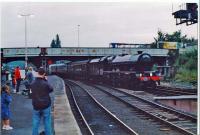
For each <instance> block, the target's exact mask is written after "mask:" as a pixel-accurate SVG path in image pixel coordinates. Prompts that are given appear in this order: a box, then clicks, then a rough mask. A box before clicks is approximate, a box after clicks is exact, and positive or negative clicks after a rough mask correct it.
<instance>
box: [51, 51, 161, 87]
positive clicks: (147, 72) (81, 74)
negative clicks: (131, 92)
mask: <svg viewBox="0 0 200 135" xmlns="http://www.w3.org/2000/svg"><path fill="white" fill-rule="evenodd" d="M57 66H61V67H62V68H63V65H57ZM61 67H59V68H56V69H57V72H58V73H59V74H61V75H62V76H63V75H66V76H67V77H69V78H72V79H80V80H88V81H91V82H102V83H105V84H109V85H112V86H115V87H123V88H131V89H136V88H137V89H138V88H144V87H147V86H152V87H155V86H156V82H159V81H160V77H159V76H157V75H156V73H155V71H152V67H153V59H152V57H151V55H150V54H147V53H142V54H137V55H119V56H105V57H102V58H96V59H92V60H85V61H76V62H71V63H68V64H67V66H66V67H65V68H66V69H65V70H63V69H62V68H61ZM51 68H52V70H54V66H51ZM60 68H61V70H60V71H58V69H60ZM66 70H67V71H66ZM61 72H62V73H61Z"/></svg>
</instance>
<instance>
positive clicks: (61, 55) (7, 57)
mask: <svg viewBox="0 0 200 135" xmlns="http://www.w3.org/2000/svg"><path fill="white" fill-rule="evenodd" d="M25 52H26V49H25V48H2V49H1V53H2V54H1V56H2V58H3V59H2V62H4V63H7V62H9V61H14V60H24V57H25ZM138 52H143V53H149V54H151V55H152V56H153V57H155V59H157V60H158V61H159V60H160V59H161V61H163V60H165V59H166V58H167V57H168V53H169V50H168V49H150V48H106V47H105V48H97V47H85V48H84V47H81V48H78V47H62V48H49V47H46V48H45V47H42V48H34V47H28V48H27V57H28V61H29V62H32V63H34V64H35V65H38V66H39V65H41V63H46V61H48V60H51V61H52V62H55V61H57V60H70V61H75V60H84V59H91V58H95V57H101V56H108V55H120V54H132V55H134V54H138ZM52 62H51V63H52Z"/></svg>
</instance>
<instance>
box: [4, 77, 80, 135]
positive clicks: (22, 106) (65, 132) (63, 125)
mask: <svg viewBox="0 0 200 135" xmlns="http://www.w3.org/2000/svg"><path fill="white" fill-rule="evenodd" d="M48 81H49V82H50V84H51V85H52V86H53V88H54V93H53V94H51V99H52V119H53V120H52V125H53V127H54V131H55V134H56V135H80V134H81V132H80V129H79V127H78V125H77V123H76V120H75V118H74V116H73V114H72V111H71V108H70V105H69V102H68V99H67V96H66V94H65V85H64V82H63V80H62V79H61V78H59V77H56V76H50V77H48ZM23 89H24V85H21V86H20V90H21V91H22V90H23ZM11 95H12V97H13V101H12V103H11V113H12V115H11V126H12V127H13V128H14V129H13V130H9V131H5V130H2V129H1V131H0V134H2V135H31V134H32V104H31V102H32V101H31V99H28V97H27V96H24V95H21V94H14V93H12V94H11ZM54 118H55V119H54ZM41 125H43V124H42V121H41V124H40V132H41V131H43V130H44V128H43V126H41ZM1 128H2V126H1Z"/></svg>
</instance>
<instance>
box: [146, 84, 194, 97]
mask: <svg viewBox="0 0 200 135" xmlns="http://www.w3.org/2000/svg"><path fill="white" fill-rule="evenodd" d="M146 91H148V92H151V93H153V94H155V95H158V96H181V95H197V90H196V89H181V88H172V87H165V86H157V87H156V88H151V87H147V89H146Z"/></svg>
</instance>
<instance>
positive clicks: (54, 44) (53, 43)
mask: <svg viewBox="0 0 200 135" xmlns="http://www.w3.org/2000/svg"><path fill="white" fill-rule="evenodd" d="M51 47H52V48H61V41H60V38H59V35H58V34H57V35H56V41H55V40H54V39H53V40H52V41H51Z"/></svg>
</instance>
